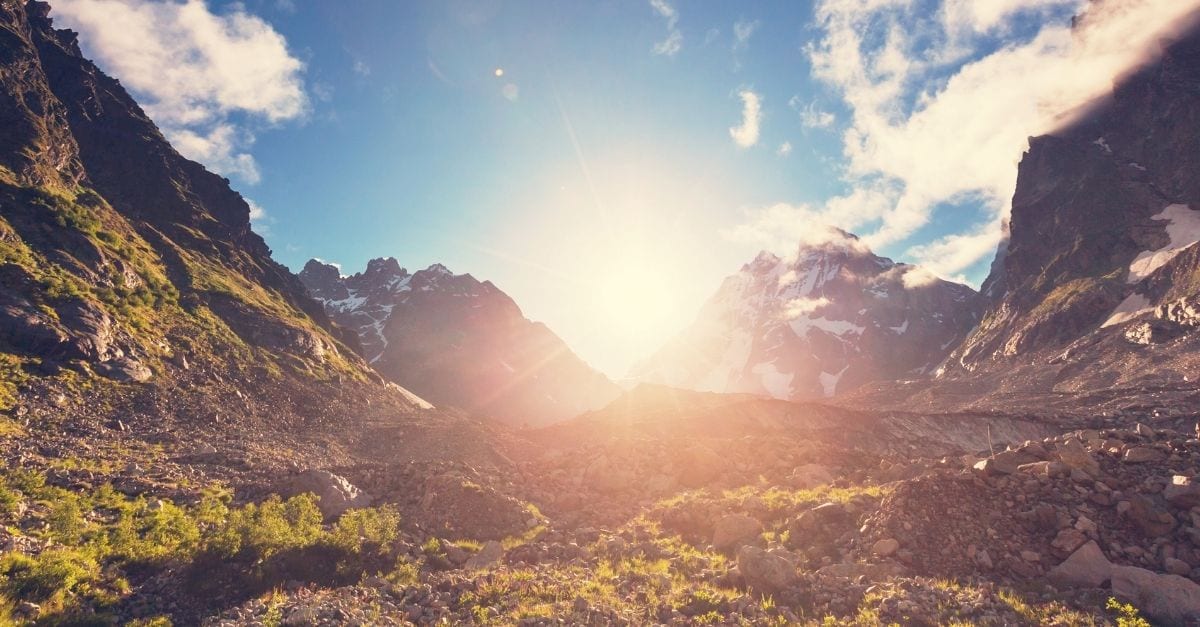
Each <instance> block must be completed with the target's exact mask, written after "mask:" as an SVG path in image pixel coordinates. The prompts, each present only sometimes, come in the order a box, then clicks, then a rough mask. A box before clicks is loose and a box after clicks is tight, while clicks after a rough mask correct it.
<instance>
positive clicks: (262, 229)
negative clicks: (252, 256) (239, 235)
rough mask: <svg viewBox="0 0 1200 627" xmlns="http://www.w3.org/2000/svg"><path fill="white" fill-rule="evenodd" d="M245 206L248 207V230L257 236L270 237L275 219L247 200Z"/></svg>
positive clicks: (259, 206)
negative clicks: (250, 229)
mask: <svg viewBox="0 0 1200 627" xmlns="http://www.w3.org/2000/svg"><path fill="white" fill-rule="evenodd" d="M246 204H247V205H250V228H252V229H254V232H255V233H258V234H259V235H264V236H265V235H270V234H271V224H273V223H274V222H275V217H274V216H271V215H269V214H267V210H266V209H263V208H262V206H261V205H259V204H258V203H256V202H254V201H253V200H251V199H249V198H247V199H246Z"/></svg>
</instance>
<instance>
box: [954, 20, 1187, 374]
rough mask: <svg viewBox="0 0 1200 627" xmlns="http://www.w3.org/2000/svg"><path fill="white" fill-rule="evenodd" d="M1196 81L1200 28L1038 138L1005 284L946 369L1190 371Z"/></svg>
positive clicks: (1025, 166)
mask: <svg viewBox="0 0 1200 627" xmlns="http://www.w3.org/2000/svg"><path fill="white" fill-rule="evenodd" d="M1197 82H1200V32H1197V31H1193V33H1192V34H1191V35H1189V36H1187V37H1185V38H1184V39H1182V40H1180V41H1176V42H1173V43H1170V44H1169V45H1168V46H1167V47H1166V49H1165V50H1164V54H1163V56H1162V58H1161V60H1159V61H1157V62H1156V63H1154V64H1153V65H1151V66H1148V67H1146V68H1143V69H1141V70H1140V71H1138V72H1136V73H1134V74H1132V75H1131V76H1128V77H1126V78H1124V79H1123V80H1122V81H1121V82H1120V83H1118V84H1117V85H1116V87H1115V88H1114V90H1113V92H1112V94H1111V97H1109V98H1107V99H1105V101H1104V102H1102V103H1098V104H1097V105H1096V108H1095V109H1094V110H1093V111H1091V112H1089V113H1087V114H1085V115H1084V116H1083V118H1082V119H1080V120H1079V121H1077V122H1076V123H1074V124H1072V125H1071V126H1070V127H1068V128H1064V129H1061V130H1059V131H1056V132H1054V133H1052V134H1050V135H1046V136H1043V137H1037V138H1034V139H1032V140H1031V142H1030V146H1029V151H1028V152H1027V153H1026V154H1025V155H1024V157H1023V159H1022V160H1021V164H1020V168H1019V175H1018V179H1017V188H1016V192H1015V193H1014V195H1013V210H1012V220H1011V236H1010V239H1009V242H1008V246H1007V250H1006V254H1005V255H1004V257H1003V262H1002V263H1000V264H998V265H997V267H996V268H995V271H994V273H993V276H991V277H989V279H988V282H989V284H995V285H997V286H999V287H1000V289H998V290H996V296H995V298H994V299H993V300H992V302H990V303H989V304H988V307H987V311H986V313H985V315H984V317H983V321H982V322H981V323H980V325H979V328H978V329H977V330H975V331H974V332H973V333H972V334H971V336H970V337H969V338H967V340H966V341H965V342H963V344H962V346H961V347H959V348H957V349H956V350H955V353H954V356H953V358H952V359H951V360H950V363H949V367H948V372H953V371H959V372H962V371H966V372H972V371H977V370H987V369H995V368H998V367H999V368H1002V367H1008V366H1010V365H1011V364H1014V363H1028V362H1034V363H1037V364H1039V365H1044V366H1048V368H1046V369H1047V370H1049V371H1057V372H1058V373H1059V375H1060V376H1058V377H1057V379H1058V380H1057V381H1056V382H1057V383H1058V385H1059V386H1061V387H1062V388H1064V389H1068V388H1080V387H1109V386H1136V385H1145V384H1148V383H1150V382H1151V381H1154V384H1156V385H1162V384H1166V385H1179V384H1184V383H1186V381H1185V377H1186V376H1187V373H1188V372H1189V371H1190V372H1194V371H1195V366H1196V365H1197V362H1195V361H1194V357H1193V355H1194V353H1195V344H1193V338H1192V330H1193V329H1194V328H1196V327H1197V326H1200V318H1198V317H1197V314H1196V309H1197V298H1198V295H1200V265H1198V261H1197V260H1198V259H1200V257H1197V255H1198V254H1200V253H1198V252H1197V248H1196V246H1195V244H1196V242H1198V241H1200V180H1197V177H1196V176H1195V173H1196V172H1197V171H1200V163H1198V162H1197V158H1198V154H1200V153H1197V151H1196V136H1197V132H1198V131H1200V94H1198V93H1197V91H1196V89H1195V85H1196V84H1197ZM1151 361H1153V362H1154V363H1155V365H1156V366H1157V367H1156V368H1153V369H1148V368H1145V367H1144V366H1145V365H1148V364H1149V363H1150V362H1151ZM1097 362H1099V363H1097ZM1084 363H1086V364H1087V365H1088V368H1087V369H1086V370H1088V372H1086V373H1085V372H1082V370H1083V369H1082V368H1080V367H1079V366H1080V365H1082V364H1084ZM1194 378H1195V377H1192V379H1193V382H1194Z"/></svg>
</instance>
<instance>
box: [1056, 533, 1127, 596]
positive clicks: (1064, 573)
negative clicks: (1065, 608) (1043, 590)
mask: <svg viewBox="0 0 1200 627" xmlns="http://www.w3.org/2000/svg"><path fill="white" fill-rule="evenodd" d="M1112 567H1113V566H1112V564H1111V563H1110V562H1109V561H1108V558H1107V557H1104V552H1103V551H1101V550H1100V545H1098V544H1096V542H1095V541H1094V540H1093V541H1090V542H1088V543H1087V544H1084V545H1083V546H1081V547H1079V548H1078V549H1076V550H1075V552H1074V553H1072V554H1071V556H1070V557H1068V558H1067V559H1066V561H1064V562H1063V563H1061V564H1059V565H1058V566H1055V567H1054V568H1052V569H1050V572H1049V573H1047V575H1046V577H1047V579H1049V580H1050V583H1053V584H1054V585H1056V586H1060V587H1074V588H1098V587H1100V586H1101V585H1102V584H1103V583H1104V582H1106V581H1108V579H1109V577H1111V576H1112Z"/></svg>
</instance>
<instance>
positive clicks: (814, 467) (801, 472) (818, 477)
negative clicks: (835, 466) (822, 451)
mask: <svg viewBox="0 0 1200 627" xmlns="http://www.w3.org/2000/svg"><path fill="white" fill-rule="evenodd" d="M833 479H834V477H833V473H832V472H831V471H830V470H829V468H827V467H825V466H822V465H821V464H804V465H803V466H797V467H796V468H795V469H794V470H792V474H791V476H790V477H788V483H789V484H790V485H791V486H792V487H793V488H795V489H797V490H808V489H811V488H815V487H817V486H822V485H825V484H827V483H830V482H832V481H833Z"/></svg>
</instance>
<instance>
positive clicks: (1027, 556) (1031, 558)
mask: <svg viewBox="0 0 1200 627" xmlns="http://www.w3.org/2000/svg"><path fill="white" fill-rule="evenodd" d="M1021 559H1023V560H1025V561H1026V562H1040V561H1042V556H1041V554H1040V553H1038V552H1037V551H1028V550H1025V551H1021Z"/></svg>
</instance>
